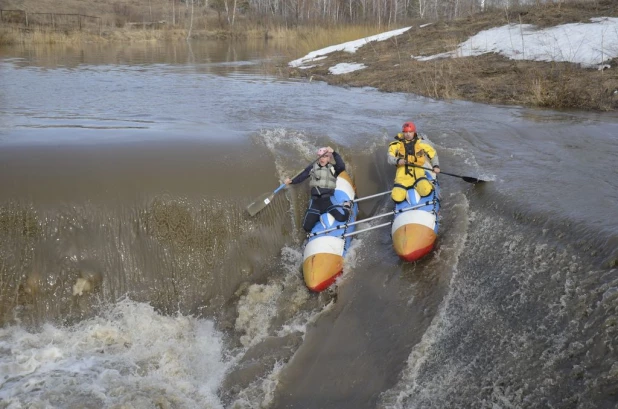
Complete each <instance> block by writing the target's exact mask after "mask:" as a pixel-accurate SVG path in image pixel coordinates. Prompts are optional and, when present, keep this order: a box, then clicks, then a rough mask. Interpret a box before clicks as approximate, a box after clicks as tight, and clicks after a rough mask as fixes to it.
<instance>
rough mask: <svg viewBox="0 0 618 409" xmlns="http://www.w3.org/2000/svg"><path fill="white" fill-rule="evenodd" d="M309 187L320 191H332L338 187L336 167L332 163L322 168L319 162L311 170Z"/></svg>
mask: <svg viewBox="0 0 618 409" xmlns="http://www.w3.org/2000/svg"><path fill="white" fill-rule="evenodd" d="M309 186H311V187H312V188H318V192H319V189H332V190H334V189H335V187H337V177H335V167H334V166H333V165H332V164H331V163H327V164H326V166H320V165H319V164H318V163H317V162H316V163H315V164H314V165H313V169H311V180H310V181H309Z"/></svg>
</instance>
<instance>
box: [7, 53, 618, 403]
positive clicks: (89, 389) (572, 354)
mask: <svg viewBox="0 0 618 409" xmlns="http://www.w3.org/2000/svg"><path fill="white" fill-rule="evenodd" d="M282 54H283V53H282V51H281V50H278V49H277V48H276V47H274V46H273V45H268V44H266V45H265V44H261V43H260V44H250V43H231V44H222V43H192V44H189V45H187V44H186V43H179V44H168V45H164V46H161V45H131V46H99V45H97V46H92V47H90V46H89V47H84V48H80V47H61V46H57V47H51V46H47V47H42V48H25V47H13V48H3V49H1V50H0V80H1V82H2V87H0V124H1V128H0V257H1V263H0V295H1V297H2V298H1V300H0V322H1V324H2V326H1V327H0V369H1V371H0V372H1V373H2V377H1V378H0V398H1V399H0V401H1V402H4V403H3V404H4V405H6V406H7V407H11V405H17V406H19V405H41V404H43V403H44V402H46V404H47V405H50V406H52V407H83V405H84V403H83V402H87V403H86V405H89V406H88V407H110V408H111V407H118V406H119V405H128V406H131V407H144V408H146V407H153V406H155V405H159V406H162V407H178V408H204V407H213V408H221V407H225V408H249V407H271V408H284V407H285V408H421V407H422V408H445V407H479V408H480V407H521V408H533V407H544V406H552V407H562V408H567V407H569V408H571V407H578V408H593V407H594V408H610V407H611V408H613V407H614V405H615V385H616V384H617V382H618V379H617V378H616V368H615V364H614V362H615V361H616V358H617V357H616V352H615V351H616V347H617V345H616V339H617V338H616V333H615V331H616V325H615V322H616V319H617V316H616V306H617V305H618V304H617V303H618V273H617V272H616V269H615V265H616V259H617V258H618V252H617V250H616V248H617V246H616V245H617V243H618V240H617V239H618V222H617V221H616V220H618V207H617V206H616V202H617V201H618V182H617V180H618V173H617V170H616V169H617V168H616V166H615V163H614V158H615V155H616V153H618V139H617V137H616V135H618V121H617V119H618V118H617V117H616V116H615V115H612V114H590V113H582V112H556V111H541V110H532V109H523V108H518V107H501V106H487V105H478V104H472V103H467V102H451V103H445V102H439V101H434V100H431V99H426V98H421V97H417V96H414V95H405V94H397V93H381V92H378V91H376V90H374V89H370V88H340V87H332V86H328V85H326V84H324V83H320V82H308V81H303V80H298V81H290V80H283V79H280V78H277V77H273V76H272V75H270V74H268V73H267V72H266V70H265V66H266V65H268V64H271V63H272V62H273V61H277V60H278V58H281V57H280V56H281V55H282ZM407 120H414V121H415V122H416V123H417V126H418V128H419V130H420V131H421V132H423V133H426V134H427V135H428V136H429V138H430V139H431V140H432V141H433V142H434V143H435V144H436V146H437V149H438V152H439V154H440V161H441V166H442V169H443V170H445V171H447V172H450V173H454V174H458V175H466V176H473V177H478V178H481V179H483V180H486V181H487V183H484V184H481V185H476V186H475V185H471V184H468V183H465V182H464V181H462V180H461V179H459V178H457V177H450V176H446V175H443V176H441V177H440V183H441V186H442V192H443V202H442V203H443V206H442V214H441V225H440V235H439V242H438V246H437V248H436V250H435V251H434V252H433V253H432V254H431V255H430V256H428V257H426V258H425V259H424V260H422V261H420V262H417V263H402V262H401V261H399V260H398V259H397V257H396V255H395V254H394V252H393V250H392V248H391V243H390V236H389V231H388V230H384V229H376V230H373V231H370V232H367V233H364V234H361V235H359V236H358V237H357V238H356V239H355V240H354V241H353V243H354V244H353V247H352V250H351V252H350V254H349V256H348V258H347V260H346V268H345V272H344V275H343V277H342V279H341V281H340V282H338V284H337V286H336V287H335V288H334V289H333V290H331V291H328V292H325V293H323V294H321V295H316V294H312V293H309V292H308V291H307V290H306V288H305V287H304V285H303V282H302V276H301V271H300V268H301V263H302V244H303V234H302V232H301V230H302V229H300V227H299V226H300V224H301V221H302V216H303V212H304V209H305V206H306V204H307V200H308V197H307V193H308V189H307V188H306V186H297V187H292V188H289V189H287V190H286V191H285V192H282V193H280V194H279V195H277V197H276V198H275V200H274V202H273V203H272V204H270V205H269V206H268V207H267V208H266V209H265V210H264V211H263V212H260V213H259V214H258V215H256V216H255V217H250V216H249V215H248V214H247V212H246V211H245V207H246V206H247V205H248V204H249V203H251V201H252V200H253V199H254V198H255V197H257V196H259V195H260V194H261V193H264V192H268V191H270V190H274V189H275V188H276V187H277V186H278V185H279V183H280V181H281V180H282V179H283V178H284V177H285V176H290V175H293V174H295V173H297V172H298V171H300V170H301V169H302V168H303V167H304V166H305V164H307V163H309V162H310V161H311V160H313V158H314V156H313V155H314V151H315V150H316V149H317V148H318V147H320V146H324V145H329V146H332V147H334V148H335V149H336V150H337V151H338V152H340V153H341V154H342V156H343V158H344V160H345V162H346V165H347V168H348V170H349V172H350V173H351V174H352V176H353V177H354V180H355V183H356V186H357V191H358V195H359V196H366V195H369V194H373V193H378V192H382V191H386V190H388V189H389V188H390V187H391V184H392V181H391V179H392V176H393V172H392V169H391V168H390V167H389V166H387V164H386V147H387V145H388V143H389V142H390V141H391V140H392V137H393V135H394V134H395V133H396V132H397V131H398V129H399V126H400V124H401V123H403V122H404V121H407ZM389 209H390V204H389V201H388V199H387V198H385V199H383V200H375V201H370V202H366V203H365V204H363V206H362V207H361V212H362V216H370V215H375V214H379V213H381V212H385V211H388V210H389ZM76 397H79V399H77V398H76ZM3 404H0V407H4V406H2V405H3Z"/></svg>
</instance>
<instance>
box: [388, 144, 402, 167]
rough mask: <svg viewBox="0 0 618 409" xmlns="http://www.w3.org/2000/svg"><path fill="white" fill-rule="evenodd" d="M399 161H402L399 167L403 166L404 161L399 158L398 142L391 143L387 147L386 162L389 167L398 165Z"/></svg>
mask: <svg viewBox="0 0 618 409" xmlns="http://www.w3.org/2000/svg"><path fill="white" fill-rule="evenodd" d="M399 159H401V160H402V162H401V165H404V164H405V159H402V158H399V142H391V144H390V145H388V154H387V155H386V160H387V161H388V164H389V165H399V163H398V162H399Z"/></svg>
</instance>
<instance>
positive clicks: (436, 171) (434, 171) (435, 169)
mask: <svg viewBox="0 0 618 409" xmlns="http://www.w3.org/2000/svg"><path fill="white" fill-rule="evenodd" d="M433 173H436V174H437V173H440V166H438V165H436V166H434V167H433Z"/></svg>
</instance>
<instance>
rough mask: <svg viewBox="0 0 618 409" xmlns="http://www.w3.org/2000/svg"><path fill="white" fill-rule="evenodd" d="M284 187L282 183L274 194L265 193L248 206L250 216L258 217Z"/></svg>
mask: <svg viewBox="0 0 618 409" xmlns="http://www.w3.org/2000/svg"><path fill="white" fill-rule="evenodd" d="M328 153H329V152H326V153H325V154H324V155H322V156H325V155H328ZM322 156H319V157H318V158H317V159H316V160H314V161H313V162H311V164H310V165H308V166H311V165H313V164H314V163H316V162H317V161H319V160H320V158H321V157H322ZM305 169H307V168H306V167H305V168H304V169H303V170H301V171H300V172H298V173H297V174H296V176H298V175H300V174H301V173H303V172H304V171H305ZM296 176H294V177H292V178H290V179H294V178H295V177H296ZM284 187H285V183H282V184H281V185H280V186H279V187H278V188H277V189H275V191H274V192H272V193H270V192H267V193H264V194H263V195H261V196H260V197H258V198H257V199H255V201H254V202H253V203H251V204H250V205H249V206H247V211H248V212H249V214H250V215H251V216H255V215H256V214H257V213H258V212H259V211H261V210H262V209H264V208H265V207H266V206H268V205H269V204H270V202H271V201H272V200H273V198H274V197H275V195H276V194H277V193H279V191H280V190H281V189H283V188H284Z"/></svg>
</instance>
